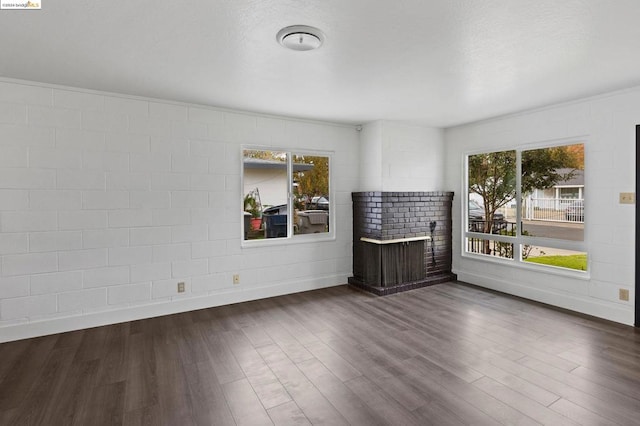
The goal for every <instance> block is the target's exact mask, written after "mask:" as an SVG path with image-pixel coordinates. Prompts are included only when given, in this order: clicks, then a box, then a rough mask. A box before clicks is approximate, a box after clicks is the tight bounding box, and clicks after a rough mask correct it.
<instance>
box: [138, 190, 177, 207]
mask: <svg viewBox="0 0 640 426" xmlns="http://www.w3.org/2000/svg"><path fill="white" fill-rule="evenodd" d="M129 203H130V206H131V208H132V209H141V208H146V209H168V208H169V207H171V196H170V194H169V192H168V191H130V192H129Z"/></svg>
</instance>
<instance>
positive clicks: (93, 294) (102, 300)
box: [58, 288, 107, 312]
mask: <svg viewBox="0 0 640 426" xmlns="http://www.w3.org/2000/svg"><path fill="white" fill-rule="evenodd" d="M106 305H107V289H106V288H95V289H90V290H80V291H70V292H67V293H62V294H60V295H58V311H59V312H69V311H79V310H86V309H91V308H99V307H102V306H106Z"/></svg>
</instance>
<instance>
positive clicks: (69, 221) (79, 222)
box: [58, 210, 107, 231]
mask: <svg viewBox="0 0 640 426" xmlns="http://www.w3.org/2000/svg"><path fill="white" fill-rule="evenodd" d="M58 225H59V228H60V230H61V231H73V230H83V229H101V228H106V227H107V212H105V211H100V210H70V211H60V212H58Z"/></svg>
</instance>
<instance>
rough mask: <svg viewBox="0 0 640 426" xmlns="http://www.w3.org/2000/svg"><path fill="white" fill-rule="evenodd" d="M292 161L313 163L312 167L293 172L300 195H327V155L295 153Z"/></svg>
mask: <svg viewBox="0 0 640 426" xmlns="http://www.w3.org/2000/svg"><path fill="white" fill-rule="evenodd" d="M293 161H294V163H303V164H313V169H311V170H304V171H299V172H295V176H294V179H295V181H296V182H297V183H298V188H299V191H300V195H307V196H309V197H314V196H320V195H322V196H329V157H322V156H309V155H305V156H302V155H296V156H294V157H293Z"/></svg>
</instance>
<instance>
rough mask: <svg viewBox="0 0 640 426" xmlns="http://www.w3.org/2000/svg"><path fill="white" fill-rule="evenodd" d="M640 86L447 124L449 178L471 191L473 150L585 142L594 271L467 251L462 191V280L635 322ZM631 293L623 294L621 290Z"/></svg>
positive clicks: (457, 261)
mask: <svg viewBox="0 0 640 426" xmlns="http://www.w3.org/2000/svg"><path fill="white" fill-rule="evenodd" d="M636 124H640V89H635V90H629V91H625V92H617V93H611V94H609V95H607V96H600V97H597V98H590V99H585V100H582V101H579V102H572V103H568V104H562V105H558V106H553V107H549V108H544V109H540V110H536V111H531V112H527V113H522V114H517V115H512V116H508V117H504V118H497V119H493V120H488V121H484V122H480V123H476V124H470V125H466V126H460V127H455V128H451V129H447V130H446V132H445V143H446V186H447V189H448V190H451V191H455V192H456V194H462V193H463V182H462V179H463V173H462V168H463V161H464V155H465V153H469V152H477V151H479V150H494V149H504V148H513V147H516V146H527V145H528V144H536V143H546V142H552V141H584V142H585V166H586V169H585V194H586V195H585V198H586V201H585V209H586V214H585V220H586V222H585V240H586V243H587V247H588V256H589V267H590V277H589V278H588V279H576V278H571V277H564V276H559V275H553V274H547V273H542V272H535V271H531V270H527V269H522V268H516V267H512V266H504V265H502V264H496V263H491V262H486V261H479V260H474V259H470V258H467V257H462V256H461V244H462V239H461V225H460V224H461V204H460V200H461V199H462V198H463V197H461V196H459V195H458V196H456V197H455V198H454V215H453V223H454V227H453V229H454V236H453V244H454V246H453V247H454V250H453V269H454V272H455V273H457V274H458V278H459V279H460V280H462V281H467V282H470V283H474V284H478V285H482V286H485V287H489V288H493V289H496V290H500V291H504V292H506V293H511V294H515V295H518V296H523V297H527V298H530V299H534V300H538V301H541V302H545V303H549V304H553V305H557V306H560V307H564V308H567V309H572V310H575V311H579V312H583V313H586V314H590V315H594V316H598V317H602V318H607V319H610V320H613V321H618V322H621V323H625V324H633V316H634V312H633V308H634V306H633V300H634V298H635V295H634V262H635V259H634V250H635V246H634V244H635V240H634V235H635V227H634V218H635V216H634V215H635V206H634V205H621V204H619V203H618V195H619V193H620V192H633V191H635V189H634V188H635V126H636ZM621 288H626V289H628V290H629V291H630V301H629V302H623V301H620V300H618V290H619V289H621Z"/></svg>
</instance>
